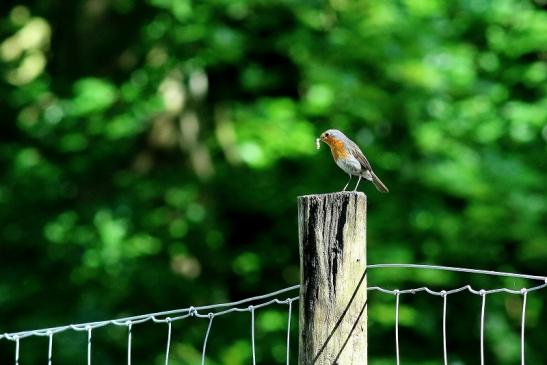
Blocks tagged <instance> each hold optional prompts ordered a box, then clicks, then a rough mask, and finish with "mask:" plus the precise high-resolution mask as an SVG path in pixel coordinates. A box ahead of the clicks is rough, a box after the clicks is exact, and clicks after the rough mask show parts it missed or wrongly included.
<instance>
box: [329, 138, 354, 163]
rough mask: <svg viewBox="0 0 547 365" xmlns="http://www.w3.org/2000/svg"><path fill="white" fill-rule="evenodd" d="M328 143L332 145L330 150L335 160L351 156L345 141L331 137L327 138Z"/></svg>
mask: <svg viewBox="0 0 547 365" xmlns="http://www.w3.org/2000/svg"><path fill="white" fill-rule="evenodd" d="M327 143H328V145H329V147H330V151H331V152H332V157H334V159H335V160H339V159H341V158H348V157H349V152H348V150H347V148H346V146H345V145H344V142H342V141H340V140H338V139H334V138H330V139H329V140H327Z"/></svg>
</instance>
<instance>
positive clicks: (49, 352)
mask: <svg viewBox="0 0 547 365" xmlns="http://www.w3.org/2000/svg"><path fill="white" fill-rule="evenodd" d="M48 336H49V341H48V346H47V364H48V365H51V360H52V357H53V333H52V332H49V333H48Z"/></svg>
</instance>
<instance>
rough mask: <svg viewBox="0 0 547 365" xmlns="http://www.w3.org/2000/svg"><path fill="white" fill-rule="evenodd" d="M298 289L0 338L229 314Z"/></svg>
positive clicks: (265, 304) (7, 334) (294, 287)
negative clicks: (213, 314) (169, 317)
mask: <svg viewBox="0 0 547 365" xmlns="http://www.w3.org/2000/svg"><path fill="white" fill-rule="evenodd" d="M297 289H300V285H293V286H290V287H288V288H285V289H281V290H277V291H274V292H272V293H268V294H264V295H259V296H256V297H251V298H247V299H243V300H239V301H236V302H230V303H220V304H212V305H205V306H201V307H188V308H183V309H174V310H169V311H163V312H156V313H149V314H141V315H137V316H132V317H125V318H119V319H111V320H105V321H96V322H88V323H79V324H70V325H65V326H58V327H50V328H43V329H38V330H32V331H20V332H12V333H4V334H0V340H1V339H8V340H11V341H15V338H16V337H17V338H19V339H22V338H25V337H29V336H48V335H49V333H50V332H51V333H53V334H57V333H60V332H64V331H68V330H73V331H86V330H87V328H88V327H91V328H92V329H95V328H99V327H104V326H107V325H111V324H113V325H116V326H127V324H128V323H132V324H135V323H143V322H147V321H153V322H155V323H165V322H166V319H165V318H163V319H162V318H158V317H164V316H168V315H173V314H180V313H185V314H184V315H181V316H178V317H172V318H171V320H172V321H176V320H180V319H184V318H187V317H189V316H190V315H191V314H192V313H193V314H194V315H195V316H196V317H200V318H207V315H202V314H199V311H203V310H210V309H217V308H226V307H231V308H230V309H228V310H225V311H221V312H216V313H215V316H218V315H223V314H228V313H231V312H245V311H247V310H248V309H246V308H233V307H235V306H237V305H240V304H245V303H250V302H254V301H258V300H263V299H267V298H271V297H274V296H278V295H279V294H283V293H287V292H290V291H294V290H297ZM297 299H298V298H297ZM273 303H277V304H286V303H285V302H282V301H280V300H278V299H274V300H271V301H268V302H266V303H263V304H262V305H261V306H267V305H270V304H273ZM255 308H259V306H257V305H255Z"/></svg>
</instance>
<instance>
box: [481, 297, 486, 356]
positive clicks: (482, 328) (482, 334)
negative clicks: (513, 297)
mask: <svg viewBox="0 0 547 365" xmlns="http://www.w3.org/2000/svg"><path fill="white" fill-rule="evenodd" d="M481 292H482V293H481V295H482V305H481V365H484V308H485V306H486V293H485V292H484V291H483V290H481Z"/></svg>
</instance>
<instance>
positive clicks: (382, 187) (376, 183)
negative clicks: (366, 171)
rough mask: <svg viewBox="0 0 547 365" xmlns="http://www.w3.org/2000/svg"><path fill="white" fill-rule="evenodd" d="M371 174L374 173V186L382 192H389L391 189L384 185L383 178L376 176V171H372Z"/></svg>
mask: <svg viewBox="0 0 547 365" xmlns="http://www.w3.org/2000/svg"><path fill="white" fill-rule="evenodd" d="M371 174H372V183H373V184H374V186H376V189H378V191H379V192H381V193H387V192H389V189H388V188H387V186H385V185H384V183H383V182H382V180H380V178H378V176H376V175H375V174H374V172H372V171H371Z"/></svg>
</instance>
